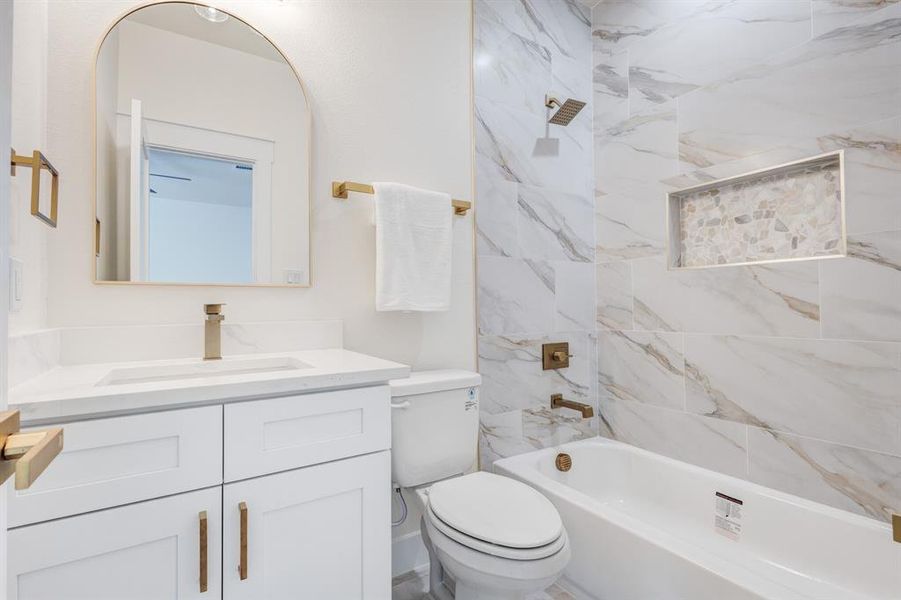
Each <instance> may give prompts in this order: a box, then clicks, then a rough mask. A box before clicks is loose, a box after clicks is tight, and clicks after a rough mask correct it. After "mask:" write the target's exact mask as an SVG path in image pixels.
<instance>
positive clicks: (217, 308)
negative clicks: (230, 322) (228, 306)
mask: <svg viewBox="0 0 901 600" xmlns="http://www.w3.org/2000/svg"><path fill="white" fill-rule="evenodd" d="M223 306H225V304H204V305H203V312H204V313H206V314H208V315H221V314H222V307H223Z"/></svg>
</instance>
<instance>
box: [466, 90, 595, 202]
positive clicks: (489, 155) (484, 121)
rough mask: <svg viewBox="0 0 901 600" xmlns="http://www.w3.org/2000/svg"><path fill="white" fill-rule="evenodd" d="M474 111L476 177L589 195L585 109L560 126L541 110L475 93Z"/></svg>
mask: <svg viewBox="0 0 901 600" xmlns="http://www.w3.org/2000/svg"><path fill="white" fill-rule="evenodd" d="M475 116H476V176H477V177H479V178H481V177H491V178H494V179H504V180H507V181H513V182H517V183H525V184H529V185H533V186H540V187H546V188H551V189H555V190H559V191H562V192H568V193H574V194H581V195H585V196H589V195H590V194H591V190H592V187H593V181H592V177H591V145H592V136H591V114H590V113H588V114H587V115H585V116H584V118H583V115H581V114H580V115H578V116H577V117H576V119H575V120H573V122H572V123H571V124H570V125H569V126H568V127H560V126H557V125H550V124H548V123H547V122H546V121H547V118H546V116H545V115H538V114H535V113H531V112H529V111H525V110H514V109H511V108H509V107H507V106H504V105H500V104H497V103H495V102H492V101H490V100H488V99H486V98H477V99H476V115H475ZM580 119H581V120H580Z"/></svg>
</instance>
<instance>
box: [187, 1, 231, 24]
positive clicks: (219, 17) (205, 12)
mask: <svg viewBox="0 0 901 600" xmlns="http://www.w3.org/2000/svg"><path fill="white" fill-rule="evenodd" d="M194 12H196V13H197V14H198V15H200V16H201V17H203V18H204V19H206V20H207V21H209V22H210V23H224V22H225V21H228V13H224V12H222V11H221V10H216V9H215V8H213V7H212V6H201V5H199V4H197V5H195V6H194Z"/></svg>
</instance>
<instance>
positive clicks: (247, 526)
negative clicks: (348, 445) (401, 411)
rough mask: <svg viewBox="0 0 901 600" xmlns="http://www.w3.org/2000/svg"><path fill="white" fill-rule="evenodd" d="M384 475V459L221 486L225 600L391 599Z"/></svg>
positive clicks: (386, 476) (386, 462)
mask: <svg viewBox="0 0 901 600" xmlns="http://www.w3.org/2000/svg"><path fill="white" fill-rule="evenodd" d="M390 475H391V464H390V453H389V452H387V451H385V452H379V453H376V454H368V455H366V456H360V457H356V458H349V459H345V460H340V461H337V462H332V463H327V464H322V465H316V466H312V467H306V468H304V469H298V470H295V471H287V472H285V473H279V474H277V475H269V476H266V477H260V478H258V479H251V480H248V481H242V482H239V483H232V484H227V485H226V486H225V492H224V496H223V530H224V534H223V553H224V560H223V565H224V566H223V569H224V576H223V587H224V590H223V598H224V599H225V600H263V599H272V600H276V599H277V600H300V599H309V600H331V599H335V600H358V599H365V600H388V599H390V597H391V514H390V493H391V491H390V490H391V486H390ZM242 506H243V507H244V508H245V512H244V515H245V516H244V517H243V519H242V510H241V507H242ZM242 522H243V525H242ZM242 539H243V540H245V541H246V550H245V551H243V552H242ZM242 573H243V575H242ZM242 576H244V577H245V578H244V579H242Z"/></svg>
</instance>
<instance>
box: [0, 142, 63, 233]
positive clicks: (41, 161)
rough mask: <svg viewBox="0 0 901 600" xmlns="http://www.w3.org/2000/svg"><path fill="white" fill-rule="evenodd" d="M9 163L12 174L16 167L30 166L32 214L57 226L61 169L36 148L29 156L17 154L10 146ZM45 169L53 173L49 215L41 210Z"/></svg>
mask: <svg viewBox="0 0 901 600" xmlns="http://www.w3.org/2000/svg"><path fill="white" fill-rule="evenodd" d="M9 164H10V166H9V173H10V175H12V176H15V174H16V167H28V168H29V169H31V214H32V215H33V216H35V217H37V218H38V219H39V220H41V221H43V222H44V223H46V224H47V225H49V226H50V227H54V228H55V227H56V224H57V216H58V213H59V171H57V170H56V168H55V167H54V166H53V165H52V164H50V161H49V160H47V157H46V156H44V155H43V154H41V152H40V150H35V151H34V153H33V154H32V155H31V156H30V157H29V156H21V155H19V154H16V151H15V149H13V148H10V160H9ZM45 169H46V170H47V171H49V172H50V175H51V180H50V214H49V215H45V214H44V213H42V212H41V171H42V170H45Z"/></svg>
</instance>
